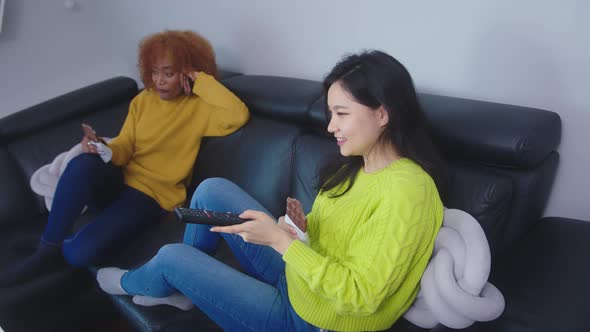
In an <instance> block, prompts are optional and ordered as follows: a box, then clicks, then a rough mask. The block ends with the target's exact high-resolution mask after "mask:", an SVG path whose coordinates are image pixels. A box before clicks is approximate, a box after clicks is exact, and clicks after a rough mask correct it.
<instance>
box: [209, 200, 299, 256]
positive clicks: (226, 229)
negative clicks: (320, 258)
mask: <svg viewBox="0 0 590 332" xmlns="http://www.w3.org/2000/svg"><path fill="white" fill-rule="evenodd" d="M240 218H243V219H250V221H246V222H245V223H242V224H239V225H233V226H216V227H211V231H212V232H218V233H227V234H237V235H239V236H241V237H242V239H244V241H245V242H249V243H255V244H261V245H266V246H270V247H272V248H273V249H274V250H276V251H278V252H279V253H280V254H284V253H285V251H287V248H288V247H289V245H290V244H291V242H293V241H295V238H296V237H294V236H293V235H292V233H291V232H289V231H287V230H286V229H284V228H283V227H282V226H279V225H278V224H277V223H276V222H275V220H274V219H273V218H272V217H270V216H269V215H267V214H266V213H264V212H261V211H253V210H246V211H244V212H243V213H242V214H240ZM287 226H288V225H287Z"/></svg>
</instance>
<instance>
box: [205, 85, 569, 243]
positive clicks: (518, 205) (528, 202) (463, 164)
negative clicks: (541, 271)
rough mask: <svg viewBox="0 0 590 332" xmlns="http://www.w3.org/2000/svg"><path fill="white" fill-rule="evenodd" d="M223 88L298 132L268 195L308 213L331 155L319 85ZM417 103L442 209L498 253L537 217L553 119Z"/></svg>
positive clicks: (553, 139) (555, 139) (502, 108)
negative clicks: (463, 214) (441, 187)
mask: <svg viewBox="0 0 590 332" xmlns="http://www.w3.org/2000/svg"><path fill="white" fill-rule="evenodd" d="M224 84H226V86H228V88H230V89H231V90H232V91H233V92H234V93H236V94H237V95H238V96H239V97H240V98H242V100H244V102H245V103H246V104H247V105H248V106H249V108H250V110H251V111H252V113H253V114H254V117H264V118H269V119H273V120H277V121H280V122H286V123H290V124H292V125H296V126H298V127H299V129H300V134H299V135H298V136H297V137H296V138H295V140H294V141H293V143H294V145H293V147H292V155H293V157H292V158H293V159H292V160H291V165H292V166H291V167H290V168H289V170H288V172H289V173H287V170H286V169H282V170H270V171H271V172H276V173H277V174H275V175H276V176H280V175H279V174H283V176H287V174H288V175H289V179H290V181H289V183H288V184H286V183H283V184H282V186H288V189H285V188H284V187H282V190H281V191H280V194H279V192H275V193H274V194H275V195H277V194H278V196H279V197H278V198H277V197H275V198H274V199H275V202H276V201H277V200H278V201H279V202H280V201H281V200H283V202H284V198H285V197H286V195H290V196H294V197H296V198H298V199H300V200H301V201H302V203H303V205H304V208H305V209H306V211H309V210H310V209H311V204H312V203H313V200H314V198H315V196H316V195H317V189H316V186H315V185H316V184H317V183H316V182H317V172H318V170H319V168H320V167H321V165H322V164H323V163H324V162H325V161H326V160H328V159H329V157H330V156H331V155H333V154H336V153H338V149H337V146H336V144H334V141H333V139H332V138H330V137H329V136H327V135H323V134H322V133H325V132H326V130H325V128H326V126H327V121H326V118H325V112H324V108H325V99H324V97H322V87H321V84H320V82H316V81H309V80H301V79H293V78H285V77H270V76H248V75H244V76H237V77H232V78H229V79H227V80H226V81H224ZM419 99H420V102H421V104H422V106H423V108H424V112H425V115H426V118H427V121H428V122H429V125H430V127H431V132H432V136H433V140H434V142H435V144H437V145H438V147H439V148H440V150H441V151H442V152H443V155H444V156H445V158H446V159H447V161H448V164H449V179H450V188H449V192H448V195H447V202H446V205H447V207H449V208H458V209H461V210H464V211H467V212H468V213H470V214H471V215H473V216H474V217H475V218H476V219H477V220H478V221H479V222H480V224H481V225H482V228H483V229H484V231H485V232H486V235H487V236H488V239H489V241H490V246H491V248H492V252H493V254H497V253H499V252H501V251H502V249H503V248H505V247H506V246H507V245H508V244H510V243H512V242H514V241H515V240H516V239H517V238H519V237H520V236H521V235H522V234H523V233H524V232H526V231H527V230H528V229H529V228H530V226H531V225H532V224H533V223H535V222H536V221H537V220H538V219H539V217H541V215H542V212H543V209H544V207H545V204H546V201H547V198H548V195H549V193H550V190H551V186H552V182H553V179H554V176H555V171H556V167H557V162H558V154H557V152H555V149H556V148H557V145H558V143H559V138H560V135H561V122H560V118H559V116H558V115H557V114H556V113H554V112H549V111H545V110H539V109H532V108H525V107H519V106H513V105H503V104H497V103H489V102H482V101H475V100H467V99H460V98H451V97H443V96H435V95H430V94H420V95H419ZM246 128H247V127H246ZM259 134H261V133H259ZM267 141H268V142H267V144H266V145H265V146H266V149H272V148H273V146H274V140H273V139H272V136H271V137H267ZM244 148H246V146H245V145H244ZM265 152H267V151H266V150H265ZM201 157H203V158H204V159H201V161H202V162H203V163H206V162H207V159H205V157H204V156H201ZM267 157H268V158H271V156H270V155H269V156H267ZM261 160H264V159H261ZM251 162H252V163H253V164H256V163H257V162H258V161H257V160H251ZM249 167H251V168H256V166H252V165H250V166H249ZM249 174H251V173H249ZM265 174H266V175H268V174H269V173H265ZM269 194H270V193H269ZM277 209H280V214H283V213H284V204H283V206H280V207H276V206H273V209H272V210H273V212H274V211H276V210H277ZM275 215H279V214H276V213H275Z"/></svg>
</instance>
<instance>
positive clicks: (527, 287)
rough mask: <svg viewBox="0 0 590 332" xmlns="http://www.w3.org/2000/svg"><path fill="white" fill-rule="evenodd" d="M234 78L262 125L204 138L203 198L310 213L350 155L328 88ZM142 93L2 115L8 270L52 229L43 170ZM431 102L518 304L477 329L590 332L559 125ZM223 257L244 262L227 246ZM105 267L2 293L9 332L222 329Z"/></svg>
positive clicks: (552, 119)
mask: <svg viewBox="0 0 590 332" xmlns="http://www.w3.org/2000/svg"><path fill="white" fill-rule="evenodd" d="M222 81H223V83H224V84H225V85H226V86H227V87H228V88H230V89H231V90H232V91H234V92H235V93H236V94H237V95H238V96H239V97H240V98H242V100H243V101H244V102H245V103H246V104H247V105H248V107H249V108H250V110H251V112H252V118H251V120H250V122H249V123H248V124H247V125H246V126H245V127H243V128H242V129H240V130H239V131H237V132H236V133H234V134H232V135H229V136H227V137H221V138H211V139H206V140H205V141H204V142H203V146H202V149H201V152H200V154H199V157H198V160H197V163H196V165H195V170H194V176H193V179H192V182H191V184H192V186H191V189H190V190H191V193H192V190H193V189H194V188H195V187H196V186H197V185H198V184H199V183H200V182H201V181H202V180H203V179H205V178H208V177H214V176H216V177H225V178H228V179H230V180H232V181H234V182H236V183H238V184H239V185H240V186H242V187H243V188H244V189H245V190H247V191H248V192H249V193H251V194H252V195H253V196H254V197H255V198H257V199H258V200H259V201H260V202H261V203H262V204H263V205H264V206H266V207H267V208H268V210H269V211H271V212H272V213H273V214H274V215H275V216H279V215H282V214H283V213H284V202H285V198H286V197H287V196H293V197H297V198H298V199H300V200H301V201H302V203H303V205H304V207H305V209H306V210H307V211H309V209H310V208H311V203H312V202H313V199H314V197H315V195H316V190H315V188H314V183H315V176H316V174H317V170H318V168H319V165H321V164H322V163H323V162H324V161H325V160H326V158H327V157H328V156H329V155H330V154H335V153H337V152H338V150H337V146H336V144H334V142H333V139H330V138H329V137H328V136H326V134H325V127H326V120H325V117H324V112H323V107H324V100H323V97H322V93H321V84H320V83H319V82H316V81H309V80H301V79H293V78H285V77H271V76H249V75H238V74H235V73H228V72H224V73H222ZM137 92H138V89H137V85H136V83H135V82H134V81H133V80H132V79H130V78H125V77H117V78H113V79H110V80H106V81H103V82H100V83H97V84H94V85H91V86H88V87H84V88H82V89H80V90H76V91H73V92H71V93H68V94H65V95H63V96H60V97H57V98H54V99H52V100H49V101H47V102H44V103H42V104H39V105H37V106H34V107H31V108H29V109H26V110H23V111H21V112H18V113H15V114H12V115H10V116H8V117H6V118H4V119H0V181H1V182H0V183H2V186H1V187H0V246H1V247H0V250H1V251H2V255H1V256H0V269H3V268H5V267H6V266H8V265H10V264H13V263H14V262H15V261H17V260H18V259H21V258H22V257H24V256H26V255H28V254H29V253H30V252H32V250H33V249H32V248H33V247H34V245H35V244H36V241H37V240H38V237H39V235H40V233H41V231H42V229H43V226H44V223H45V221H46V217H47V211H46V209H45V207H44V202H43V200H42V199H41V198H40V197H38V196H36V195H35V194H34V193H32V191H31V190H30V187H29V183H28V182H29V179H30V177H31V175H32V174H33V172H34V171H35V170H36V169H38V168H39V167H41V166H42V165H44V164H47V163H49V162H51V161H52V159H53V158H54V157H55V156H56V155H57V154H59V153H60V152H63V151H65V150H67V149H69V148H70V147H72V146H73V145H74V144H76V143H77V142H78V141H79V139H80V135H81V133H80V123H81V122H88V123H91V124H92V125H93V126H94V127H95V128H96V129H97V131H98V132H99V133H101V134H102V135H104V136H115V135H116V134H117V133H118V130H119V129H120V127H121V125H122V123H123V120H124V118H125V116H126V114H127V107H128V105H129V102H130V100H131V99H132V98H133V96H135V95H136V94H137ZM420 101H421V103H422V105H423V107H424V109H425V112H426V115H427V119H428V121H429V124H430V126H431V129H432V133H433V136H434V139H435V142H436V143H437V144H438V146H439V147H440V149H441V150H442V151H443V153H444V155H445V157H446V158H447V160H448V162H449V176H450V184H451V186H450V191H449V193H448V202H447V206H448V207H451V208H458V209H462V210H465V211H467V212H469V213H470V214H471V215H473V216H474V217H475V218H476V219H477V220H478V221H479V222H480V224H481V225H482V227H483V229H484V231H485V233H486V235H487V237H488V240H489V242H490V247H491V249H492V255H493V263H492V275H491V282H492V283H494V284H495V285H496V286H497V287H498V288H499V289H500V290H501V291H502V293H503V294H504V296H505V299H506V310H505V312H504V313H503V314H502V316H501V317H500V318H499V319H497V320H495V321H493V322H487V323H476V324H474V325H473V326H471V327H469V328H467V329H466V330H467V331H515V332H516V331H519V332H520V331H587V330H590V318H588V317H590V309H588V308H590V306H587V305H585V299H586V297H587V296H585V295H587V294H589V293H590V287H589V286H587V280H590V279H589V277H590V268H588V267H587V262H588V260H589V259H590V246H588V245H586V241H587V240H589V239H590V223H588V222H584V221H578V220H569V219H563V218H546V219H541V216H542V213H543V210H544V207H545V204H546V201H547V198H548V196H549V193H550V192H551V187H552V183H553V179H554V176H555V171H556V168H557V165H558V160H559V156H558V153H557V152H556V151H555V149H556V147H557V146H558V144H559V139H560V134H561V122H560V118H559V116H558V115H557V114H556V113H553V112H549V111H544V110H539V109H532V108H525V107H518V106H512V105H503V104H496V103H489V102H482V101H475V100H467V99H459V98H451V97H443V96H436V95H430V94H420ZM89 218H90V217H89V216H84V217H83V218H82V220H81V222H80V224H83V223H84V222H87V220H88V219H89ZM182 232H183V225H181V224H180V223H178V222H176V221H175V220H174V218H173V217H172V216H171V215H169V216H167V217H166V218H164V219H163V220H162V222H161V223H159V224H158V225H155V226H154V227H152V228H150V229H146V230H145V232H143V233H142V234H139V235H138V237H137V239H136V240H135V241H133V242H132V243H129V245H128V248H127V249H126V250H124V251H123V252H121V253H120V255H118V256H117V257H113V258H111V259H109V260H108V261H105V262H103V264H101V265H104V266H113V265H114V266H119V267H123V268H129V267H133V266H136V265H138V264H141V263H142V262H144V261H145V260H147V259H148V258H150V257H152V256H153V255H154V254H155V253H156V251H157V250H158V249H159V248H160V247H161V246H162V245H164V244H166V243H171V242H180V241H181V239H182ZM217 256H218V258H219V259H220V260H223V261H225V262H227V263H228V264H230V265H235V264H236V263H235V260H233V257H231V253H229V251H228V249H227V248H226V247H225V246H224V245H223V244H222V245H220V249H219V250H218V254H217ZM95 271H96V267H93V268H90V269H73V268H68V269H64V270H62V271H58V272H55V273H52V274H50V275H46V276H43V277H40V278H38V279H36V280H33V281H31V282H28V283H26V284H23V285H20V286H17V287H12V288H9V289H0V326H2V327H4V329H5V330H7V331H37V330H44V331H51V330H56V331H57V330H59V331H69V330H72V331H78V330H84V327H85V326H91V325H93V324H98V322H100V321H102V320H104V319H105V317H114V316H117V315H120V316H122V317H125V318H126V319H127V320H129V322H130V323H131V325H132V326H133V327H134V328H135V329H136V330H138V331H216V330H219V328H218V327H216V325H215V324H214V323H213V322H211V321H210V320H208V319H207V317H206V316H204V315H203V314H202V313H201V312H200V311H199V310H198V309H193V310H192V311H189V312H182V311H179V310H176V309H174V308H169V307H149V308H148V307H139V306H137V305H135V304H133V303H132V302H131V301H130V298H129V297H124V296H108V295H106V294H103V293H101V292H100V291H99V290H98V289H97V286H96V284H95V281H94V273H95ZM402 330H403V329H402ZM411 330H419V329H415V328H412V329H411ZM446 330H448V329H446V328H445V327H442V326H439V327H436V328H434V329H433V331H446Z"/></svg>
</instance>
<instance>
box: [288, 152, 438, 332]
mask: <svg viewBox="0 0 590 332" xmlns="http://www.w3.org/2000/svg"><path fill="white" fill-rule="evenodd" d="M333 190H334V189H333ZM336 190H337V189H336ZM327 194H328V193H327V192H320V194H319V195H318V197H317V198H316V200H315V202H314V205H313V208H312V211H311V212H310V214H309V215H308V216H307V219H308V230H307V231H308V235H309V238H310V246H309V247H308V246H307V245H305V244H303V242H300V241H294V242H293V243H292V244H291V245H290V246H289V248H288V249H287V251H286V252H285V254H284V255H283V260H284V261H285V262H286V276H287V287H288V292H289V300H290V301H291V304H292V305H293V308H294V309H295V311H296V312H297V314H299V316H301V317H302V318H303V319H304V320H305V321H307V322H309V323H311V324H313V325H315V326H318V327H320V328H324V329H328V330H335V331H374V330H383V329H387V328H389V327H391V325H393V323H394V322H395V321H396V320H397V319H398V318H399V317H400V316H401V315H402V314H403V313H404V312H405V311H406V310H407V309H408V307H409V306H410V305H411V303H412V302H413V300H414V298H415V297H416V294H417V293H418V290H419V285H420V278H421V277H422V273H423V272H424V270H425V268H426V264H427V263H428V260H429V258H430V256H431V255H432V250H433V246H434V239H435V237H436V234H437V232H438V229H439V228H440V227H441V224H442V218H443V204H442V202H441V200H440V197H439V195H438V191H437V189H436V186H435V184H434V182H433V180H432V178H431V177H430V176H429V175H428V174H427V173H426V172H425V171H424V170H423V169H422V168H421V167H420V166H419V165H417V164H416V163H414V162H413V161H411V160H409V159H400V160H398V161H396V162H394V163H392V164H391V165H389V166H387V167H386V168H384V169H382V170H379V171H377V172H375V173H371V174H368V173H365V172H364V171H363V170H361V171H359V174H358V176H357V180H356V182H355V183H354V185H353V187H352V188H351V189H350V191H349V192H347V193H346V194H345V195H344V196H341V197H339V198H329V197H328V195H327Z"/></svg>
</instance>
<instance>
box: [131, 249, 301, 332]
mask: <svg viewBox="0 0 590 332" xmlns="http://www.w3.org/2000/svg"><path fill="white" fill-rule="evenodd" d="M121 286H122V287H123V289H125V291H127V292H128V293H129V294H141V295H148V296H152V297H164V296H168V295H171V294H173V293H174V292H176V290H178V291H180V292H181V293H182V294H184V295H186V296H187V297H188V298H189V299H190V300H191V301H192V302H193V303H194V304H195V305H196V306H197V307H199V308H200V309H201V310H202V311H203V312H204V313H205V314H207V316H209V318H211V319H212V320H213V321H215V322H216V323H217V324H219V325H220V326H221V327H222V328H223V329H224V330H225V331H289V330H291V329H292V326H294V325H293V322H292V321H291V315H289V307H290V304H289V300H288V298H284V297H283V295H282V294H281V292H280V291H279V290H278V289H277V288H276V287H275V286H274V285H269V284H267V283H264V282H261V281H259V280H256V279H254V278H252V277H250V276H247V275H245V274H243V273H241V272H239V271H236V270H234V269H232V268H231V267H229V266H227V265H225V264H223V263H221V262H219V261H217V260H216V259H215V258H213V257H211V256H209V255H207V254H205V253H203V252H202V251H200V250H198V249H196V248H193V247H191V246H188V245H185V244H169V245H166V246H164V247H162V248H161V249H160V251H159V252H158V254H157V255H156V256H155V257H154V258H152V259H151V260H150V261H149V262H148V263H146V264H145V265H143V266H142V267H140V268H139V269H137V270H131V271H129V272H127V273H125V274H124V275H123V277H122V278H121Z"/></svg>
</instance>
